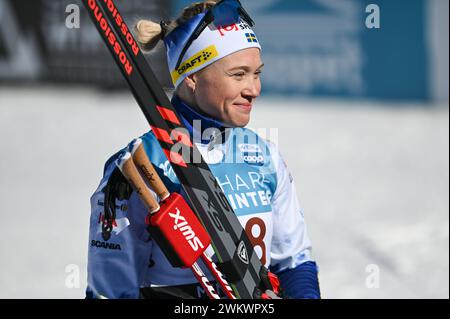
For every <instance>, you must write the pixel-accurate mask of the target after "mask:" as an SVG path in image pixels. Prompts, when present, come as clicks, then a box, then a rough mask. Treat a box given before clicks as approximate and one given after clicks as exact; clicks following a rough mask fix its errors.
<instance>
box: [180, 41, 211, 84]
mask: <svg viewBox="0 0 450 319" xmlns="http://www.w3.org/2000/svg"><path fill="white" fill-rule="evenodd" d="M218 56H219V52H217V49H216V46H215V45H211V46H209V47H207V48H206V49H204V50H201V51H200V52H197V53H196V54H195V55H194V56H192V57H190V58H188V59H187V60H186V61H184V62H183V63H181V65H180V67H179V68H178V70H174V71H173V72H172V82H173V83H176V82H177V81H178V79H179V78H180V76H182V75H183V74H185V73H187V72H189V71H191V70H193V69H198V68H199V67H201V66H202V65H203V64H205V63H207V62H208V61H210V60H213V59H215V58H217V57H218Z"/></svg>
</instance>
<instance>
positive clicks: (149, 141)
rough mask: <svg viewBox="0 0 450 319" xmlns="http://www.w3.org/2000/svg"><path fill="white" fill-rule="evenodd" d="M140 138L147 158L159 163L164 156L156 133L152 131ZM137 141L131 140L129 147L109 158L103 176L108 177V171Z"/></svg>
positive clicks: (126, 146)
mask: <svg viewBox="0 0 450 319" xmlns="http://www.w3.org/2000/svg"><path fill="white" fill-rule="evenodd" d="M138 138H140V139H141V140H142V144H143V145H144V148H145V151H146V153H147V156H148V157H149V158H150V160H151V161H152V162H155V161H156V162H157V159H161V156H164V154H162V151H161V148H160V147H158V146H159V143H158V140H157V139H156V137H155V133H154V132H153V131H152V130H150V131H148V132H147V133H145V134H143V135H141V136H140V137H138ZM135 140H136V139H133V140H131V141H130V142H129V143H128V144H127V145H125V146H124V147H123V148H121V149H120V150H119V151H117V152H116V153H114V154H113V155H111V156H110V157H109V158H108V160H107V161H106V162H105V165H104V168H103V175H106V173H107V171H108V169H109V168H110V167H111V165H112V164H113V163H114V162H115V161H116V159H117V158H118V157H119V156H120V155H121V154H123V153H124V152H126V151H128V150H130V148H131V147H130V146H131V144H132V143H133V142H134V141H135Z"/></svg>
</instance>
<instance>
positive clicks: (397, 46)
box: [174, 0, 449, 101]
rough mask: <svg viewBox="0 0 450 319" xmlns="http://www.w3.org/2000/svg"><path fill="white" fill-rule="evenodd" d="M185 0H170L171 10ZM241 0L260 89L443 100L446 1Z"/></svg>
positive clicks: (446, 49) (177, 9)
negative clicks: (258, 50)
mask: <svg viewBox="0 0 450 319" xmlns="http://www.w3.org/2000/svg"><path fill="white" fill-rule="evenodd" d="M188 3H189V1H188V0H176V4H177V5H175V6H174V11H176V12H178V11H179V10H181V8H182V7H183V6H185V5H186V4H188ZM244 3H245V6H246V7H247V9H248V11H249V12H250V13H251V15H252V16H253V17H254V20H255V21H256V32H257V35H258V37H259V38H260V41H261V44H262V47H263V56H264V60H265V62H266V69H265V72H264V90H265V93H266V94H283V95H286V94H292V95H303V96H324V97H345V98H357V99H358V98H369V99H385V100H400V101H405V100H407V101H408V100H409V101H446V100H448V85H449V83H448V68H449V64H448V30H449V29H448V5H449V3H448V1H446V0H396V1H392V0H376V1H373V0H339V1H327V0H258V1H244ZM374 5H375V6H374ZM377 13H379V15H378V17H377ZM378 18H379V19H378ZM377 20H378V21H377ZM377 22H379V23H377Z"/></svg>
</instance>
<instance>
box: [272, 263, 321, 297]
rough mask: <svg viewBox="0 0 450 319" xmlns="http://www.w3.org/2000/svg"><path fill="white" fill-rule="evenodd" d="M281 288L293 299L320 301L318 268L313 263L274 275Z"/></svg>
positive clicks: (303, 264)
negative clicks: (278, 280)
mask: <svg viewBox="0 0 450 319" xmlns="http://www.w3.org/2000/svg"><path fill="white" fill-rule="evenodd" d="M275 274H276V275H277V276H278V278H279V279H280V284H281V287H282V288H283V289H284V291H285V292H286V294H287V295H288V296H289V297H290V298H293V299H320V298H321V297H320V287H319V278H318V267H317V264H316V263H315V262H313V261H308V262H305V263H302V264H300V265H298V266H297V267H295V268H293V269H287V270H284V271H281V272H279V273H275Z"/></svg>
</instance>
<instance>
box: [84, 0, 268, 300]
mask: <svg viewBox="0 0 450 319" xmlns="http://www.w3.org/2000/svg"><path fill="white" fill-rule="evenodd" d="M82 2H83V4H84V5H85V7H86V8H87V10H88V12H89V15H90V17H91V19H92V21H93V22H94V25H95V26H96V28H97V29H98V31H99V32H100V35H101V37H102V38H103V40H104V41H105V43H106V44H107V47H108V49H109V50H110V52H111V54H112V55H113V58H114V60H115V61H116V63H117V65H118V66H119V69H120V71H121V73H122V74H123V76H124V77H125V79H126V80H127V82H128V84H129V86H130V89H131V91H132V93H133V95H134V97H135V99H136V101H137V102H138V104H139V106H140V108H141V110H142V112H143V113H144V115H145V117H146V119H147V121H148V122H149V124H150V125H151V127H152V130H153V131H154V133H155V135H156V137H157V138H158V141H159V143H160V145H161V147H162V149H163V151H164V152H165V154H166V156H167V158H168V160H169V161H170V163H171V165H172V167H173V170H174V172H175V174H176V175H177V177H178V179H179V180H180V182H181V184H182V186H183V189H184V191H185V193H186V194H187V196H188V199H189V201H190V204H191V206H192V208H193V209H194V211H195V212H196V214H197V215H198V217H199V219H200V220H201V222H202V223H203V225H204V226H205V228H206V230H207V231H208V233H209V235H210V237H211V240H212V245H213V248H214V251H215V253H216V255H217V256H218V259H219V268H220V270H221V271H222V273H223V274H224V275H225V276H226V278H227V279H228V281H229V282H231V283H232V286H233V289H234V291H235V293H236V295H237V297H238V298H241V299H252V298H253V292H254V289H255V287H257V286H259V285H260V282H261V279H260V271H261V269H262V264H261V262H260V260H259V258H258V256H257V255H256V253H255V251H254V249H253V246H252V244H251V243H250V241H249V239H248V237H247V235H246V233H245V231H244V229H243V227H242V226H241V224H240V222H239V220H238V218H237V216H236V215H235V213H234V211H233V209H232V207H231V206H230V204H229V203H228V200H227V198H226V196H225V194H224V193H223V191H222V189H221V188H220V186H219V184H218V182H217V180H216V178H215V177H214V176H213V174H212V173H211V171H210V169H209V167H208V165H207V164H206V162H205V161H204V159H203V158H202V157H201V154H200V152H199V151H198V149H197V148H196V146H195V144H193V143H192V141H191V138H190V136H188V135H186V134H185V132H187V130H186V128H185V127H184V125H183V123H182V121H181V120H180V116H179V115H178V114H177V112H176V110H175V108H174V107H173V105H172V104H171V102H170V101H169V99H168V97H167V95H166V94H165V92H164V90H163V88H162V86H161V84H160V83H159V81H158V80H157V78H156V76H155V75H154V73H153V71H152V70H151V68H150V66H149V65H148V63H147V61H146V60H145V57H144V55H143V53H142V52H141V50H140V49H139V47H138V44H137V42H136V40H135V39H134V37H133V35H132V34H131V31H130V29H129V28H128V26H127V25H126V23H125V21H124V19H123V17H122V15H121V14H120V13H119V10H118V9H117V7H116V5H115V3H114V1H113V0H82ZM174 144H176V145H177V149H178V151H177V152H173V151H171V147H172V146H173V145H174ZM192 159H195V160H196V161H193V160H192Z"/></svg>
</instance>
